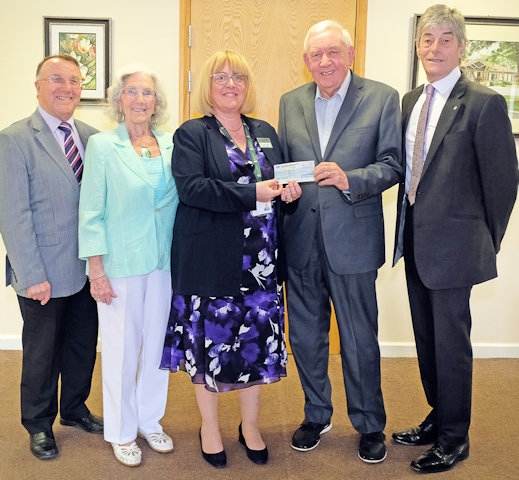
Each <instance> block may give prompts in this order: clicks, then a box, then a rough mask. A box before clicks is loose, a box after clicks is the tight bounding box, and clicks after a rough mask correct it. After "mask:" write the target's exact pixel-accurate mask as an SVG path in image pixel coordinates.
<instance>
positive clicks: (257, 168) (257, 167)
mask: <svg viewBox="0 0 519 480" xmlns="http://www.w3.org/2000/svg"><path fill="white" fill-rule="evenodd" d="M216 121H217V122H218V125H219V126H220V132H221V133H222V134H223V135H225V137H227V138H228V139H229V140H230V141H231V142H232V143H234V146H235V147H236V148H239V147H238V145H236V142H235V141H234V139H233V138H232V137H231V136H230V135H229V132H228V131H227V129H226V128H225V127H224V126H223V125H222V124H221V123H220V121H219V120H218V119H216ZM243 129H244V131H245V138H246V140H247V148H248V149H249V152H250V156H251V157H252V163H253V165H254V176H255V177H256V181H257V182H261V167H260V164H259V162H258V156H257V155H256V149H255V148H254V142H253V141H252V137H251V135H250V131H249V126H248V125H247V124H246V123H245V122H243Z"/></svg>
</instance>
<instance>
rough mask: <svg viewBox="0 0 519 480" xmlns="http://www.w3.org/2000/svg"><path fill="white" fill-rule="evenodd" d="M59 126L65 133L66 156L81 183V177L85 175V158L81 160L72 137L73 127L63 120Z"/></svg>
mask: <svg viewBox="0 0 519 480" xmlns="http://www.w3.org/2000/svg"><path fill="white" fill-rule="evenodd" d="M58 128H59V129H60V130H61V131H63V132H64V133H65V140H64V145H65V156H66V157H67V160H68V163H70V166H71V167H72V171H73V172H74V175H75V176H76V179H77V181H78V183H81V177H82V176H83V160H81V155H80V154H79V150H78V149H77V146H76V144H75V143H74V139H73V138H72V127H71V126H70V124H69V123H67V122H61V124H60V126H59V127H58Z"/></svg>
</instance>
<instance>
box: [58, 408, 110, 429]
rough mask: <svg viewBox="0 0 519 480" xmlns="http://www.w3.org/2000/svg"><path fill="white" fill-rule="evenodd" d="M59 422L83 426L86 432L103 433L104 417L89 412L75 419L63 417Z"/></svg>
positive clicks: (69, 425) (68, 425)
mask: <svg viewBox="0 0 519 480" xmlns="http://www.w3.org/2000/svg"><path fill="white" fill-rule="evenodd" d="M59 423H61V425H66V426H67V427H79V428H82V429H83V430H84V431H85V432H88V433H98V434H100V433H103V427H104V424H103V419H102V418H100V417H98V416H96V415H93V414H92V413H89V414H88V415H86V416H84V417H83V418H76V419H74V420H67V419H65V418H61V419H60V421H59Z"/></svg>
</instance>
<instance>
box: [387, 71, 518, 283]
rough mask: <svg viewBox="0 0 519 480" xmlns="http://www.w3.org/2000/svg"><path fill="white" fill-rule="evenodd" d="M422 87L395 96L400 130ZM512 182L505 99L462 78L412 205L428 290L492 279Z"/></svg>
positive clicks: (513, 159)
mask: <svg viewBox="0 0 519 480" xmlns="http://www.w3.org/2000/svg"><path fill="white" fill-rule="evenodd" d="M422 90H423V85H422V86H420V87H418V88H416V89H414V90H412V91H411V92H409V93H407V94H406V95H405V96H404V98H403V99H402V114H403V128H404V131H405V129H406V128H407V124H408V122H409V118H410V116H411V111H412V110H413V107H414V104H415V103H416V101H417V100H418V97H419V96H420V94H421V92H422ZM518 178H519V174H518V169H517V154H516V147H515V141H514V137H513V135H512V129H511V126H510V120H509V118H508V113H507V105H506V102H505V100H504V98H503V97H502V96H501V95H499V94H497V93H496V92H495V91H493V90H491V89H489V88H486V87H482V86H481V85H479V84H477V83H475V82H471V81H469V80H468V79H467V78H466V77H464V76H463V75H462V76H461V78H460V79H459V80H458V82H457V83H456V85H455V86H454V89H453V90H452V92H451V95H450V96H449V99H448V100H447V102H446V104H445V107H444V108H443V111H442V113H441V116H440V119H439V121H438V126H437V127H436V131H435V133H434V136H433V138H432V141H431V146H430V148H429V151H428V153H427V158H426V159H425V163H424V168H423V172H422V177H421V180H420V183H419V185H418V191H417V195H416V202H415V204H414V207H413V208H414V212H413V216H414V235H413V236H414V249H415V262H416V267H417V269H418V273H419V274H420V278H421V279H422V281H423V283H424V284H425V285H426V286H427V287H428V288H431V289H444V288H458V287H466V286H470V285H475V284H477V283H481V282H484V281H486V280H489V279H491V278H494V277H495V276H496V275H497V269H496V254H497V253H498V252H499V249H500V246H501V240H502V238H503V235H504V233H505V230H506V226H507V224H508V220H509V218H510V214H511V212H512V208H513V205H514V202H515V198H516V195H517V184H518ZM404 191H405V186H404V182H402V183H401V185H400V188H399V196H398V206H399V209H398V215H397V229H396V239H395V256H394V263H396V262H397V261H398V259H399V258H400V257H401V255H402V250H403V236H402V232H403V224H404V220H405V208H406V202H405V201H404Z"/></svg>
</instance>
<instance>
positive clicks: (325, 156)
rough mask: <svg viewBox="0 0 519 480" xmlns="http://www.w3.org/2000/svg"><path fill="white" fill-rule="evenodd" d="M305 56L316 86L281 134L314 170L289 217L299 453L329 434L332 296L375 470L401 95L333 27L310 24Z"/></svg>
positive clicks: (285, 118)
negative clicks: (389, 208) (387, 226)
mask: <svg viewBox="0 0 519 480" xmlns="http://www.w3.org/2000/svg"><path fill="white" fill-rule="evenodd" d="M303 57H304V61H305V64H306V66H307V68H308V70H309V71H310V73H311V74H312V77H313V79H314V82H311V83H308V84H306V85H303V86H301V87H299V88H296V89H295V90H293V91H291V92H289V93H286V94H285V95H283V96H282V98H281V103H280V119H279V132H278V134H279V138H280V142H281V147H282V149H283V153H284V155H285V159H286V161H288V162H296V161H313V162H315V164H316V165H317V166H316V167H315V169H314V171H313V176H314V180H315V181H314V182H307V183H302V190H303V193H302V196H301V197H300V199H299V200H297V201H295V202H292V203H289V204H288V205H285V217H284V222H283V236H284V242H285V248H286V256H287V264H288V281H287V300H288V318H289V326H290V328H289V334H290V343H291V346H292V351H293V354H294V359H295V361H296V365H297V369H298V372H299V377H300V380H301V383H302V386H303V390H304V394H305V409H304V410H305V418H304V421H303V423H302V425H301V427H300V428H299V429H298V430H297V431H296V432H295V433H294V435H293V437H292V447H293V448H295V449H296V450H300V451H308V450H311V449H313V448H315V447H316V446H317V445H318V443H319V441H320V435H321V434H322V433H325V432H327V431H328V430H329V429H330V428H331V417H332V412H333V406H332V401H331V385H330V379H329V377H328V355H329V348H328V345H329V337H328V336H329V328H330V314H331V306H330V300H331V302H333V306H334V309H335V313H336V317H337V323H338V327H339V334H340V340H341V357H342V366H343V376H344V385H345V388H346V392H347V399H348V401H347V404H348V414H349V417H350V420H351V422H352V424H353V426H354V427H355V429H356V430H357V431H358V432H359V433H360V442H359V450H358V455H359V457H360V458H361V459H362V460H363V461H365V462H369V463H377V462H381V461H383V460H384V459H385V457H386V447H385V442H384V440H385V436H384V433H383V430H384V427H385V422H386V415H385V410H384V403H383V399H382V390H381V386H380V351H379V345H378V339H377V333H378V319H377V316H378V309H377V300H376V292H375V280H376V278H377V269H378V268H379V267H380V266H381V265H382V264H383V263H384V261H385V250H384V221H383V213H382V192H383V191H384V190H386V189H388V188H389V187H391V186H392V185H394V184H396V183H398V182H399V181H400V178H401V175H402V173H403V167H402V164H401V155H400V153H401V126H400V108H399V98H398V94H397V92H396V91H395V90H394V89H392V88H390V87H388V86H387V85H384V84H382V83H378V82H374V81H371V80H367V79H363V78H360V77H359V76H357V75H355V74H354V73H353V72H352V71H351V70H350V68H349V67H350V66H351V65H352V63H353V59H354V47H353V45H352V42H351V38H350V35H349V34H348V32H347V31H346V30H345V29H344V28H343V27H342V26H341V25H340V24H338V23H337V22H333V21H324V22H320V23H318V24H316V25H314V26H313V27H311V28H310V30H309V31H308V34H307V36H306V39H305V43H304V56H303Z"/></svg>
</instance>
